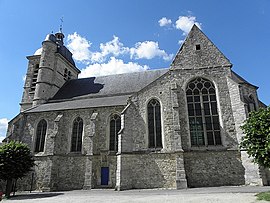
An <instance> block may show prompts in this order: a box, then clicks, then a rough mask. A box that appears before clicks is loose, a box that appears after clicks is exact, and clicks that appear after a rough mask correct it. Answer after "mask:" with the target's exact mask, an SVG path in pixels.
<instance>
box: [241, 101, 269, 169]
mask: <svg viewBox="0 0 270 203" xmlns="http://www.w3.org/2000/svg"><path fill="white" fill-rule="evenodd" d="M241 128H242V129H243V131H244V133H245V136H244V137H243V140H242V141H241V143H240V146H241V148H242V149H245V150H247V154H248V155H249V156H250V157H252V158H253V161H254V162H255V163H257V164H259V165H261V166H264V167H266V168H269V167H270V106H269V107H267V108H265V109H263V108H261V109H259V110H258V111H253V112H251V113H250V115H249V118H248V119H247V120H246V121H245V123H244V125H243V126H241Z"/></svg>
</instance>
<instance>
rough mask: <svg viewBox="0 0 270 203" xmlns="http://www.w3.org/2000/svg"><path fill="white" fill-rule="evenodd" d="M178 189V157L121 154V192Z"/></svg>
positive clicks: (159, 154) (158, 154) (156, 154)
mask: <svg viewBox="0 0 270 203" xmlns="http://www.w3.org/2000/svg"><path fill="white" fill-rule="evenodd" d="M137 188H176V156H175V155H174V154H168V153H150V154H121V185H120V188H118V189H120V190H124V189H137Z"/></svg>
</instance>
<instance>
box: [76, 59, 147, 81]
mask: <svg viewBox="0 0 270 203" xmlns="http://www.w3.org/2000/svg"><path fill="white" fill-rule="evenodd" d="M148 68H149V67H148V66H146V65H144V66H141V65H139V64H138V63H133V62H128V63H124V61H123V60H121V59H116V58H115V57H111V58H110V60H109V61H108V63H102V64H98V63H95V64H92V65H89V66H87V67H86V68H85V69H82V71H81V74H80V75H79V77H80V78H85V77H92V76H101V75H112V74H120V73H128V72H138V71H144V70H147V69H148Z"/></svg>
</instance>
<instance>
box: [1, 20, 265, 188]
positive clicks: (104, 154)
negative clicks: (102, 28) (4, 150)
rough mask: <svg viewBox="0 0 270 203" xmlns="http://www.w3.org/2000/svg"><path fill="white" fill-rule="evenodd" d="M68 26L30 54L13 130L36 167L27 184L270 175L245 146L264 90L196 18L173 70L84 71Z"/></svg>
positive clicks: (230, 180)
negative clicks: (86, 74) (68, 42)
mask: <svg viewBox="0 0 270 203" xmlns="http://www.w3.org/2000/svg"><path fill="white" fill-rule="evenodd" d="M63 38H64V35H63V33H61V32H60V33H56V34H49V35H47V37H46V39H45V40H44V41H43V42H42V51H41V54H40V55H33V56H28V57H27V59H28V60H29V65H28V70H27V74H26V80H25V85H24V92H23V96H22V101H21V103H20V105H21V111H20V113H19V114H18V115H17V116H16V117H15V118H13V119H12V120H11V121H10V122H9V127H8V132H7V138H6V139H5V141H9V140H19V141H22V142H25V143H27V144H28V145H29V146H30V147H31V149H32V152H33V155H34V159H35V163H36V165H35V167H34V170H33V172H31V173H30V174H29V176H27V177H25V178H23V179H22V180H18V185H19V187H20V188H22V189H24V190H27V189H29V188H30V183H31V182H32V183H33V189H38V190H43V191H49V190H50V191H52V190H70V189H91V188H104V187H105V188H116V189H117V190H124V189H132V188H176V189H181V188H187V187H203V186H221V185H243V184H258V185H263V184H266V183H267V177H266V173H263V172H262V169H261V170H260V168H259V167H258V166H256V165H255V164H253V163H251V161H250V159H249V158H248V156H247V155H246V152H245V151H241V150H240V149H239V146H238V144H239V142H240V140H241V137H242V136H243V134H242V131H241V129H240V126H241V125H242V123H243V121H244V120H245V119H246V118H247V117H248V113H249V112H250V111H252V110H256V109H258V108H259V107H263V104H262V103H261V102H260V100H259V99H258V97H257V92H256V91H257V89H258V87H256V86H255V85H253V84H250V83H249V82H247V81H246V80H245V79H243V78H242V77H241V76H239V75H238V74H237V73H235V72H234V71H233V70H232V64H231V63H230V61H229V60H228V59H227V58H226V57H225V56H224V55H223V54H222V53H221V51H220V50H219V49H218V48H217V47H216V46H215V45H214V44H213V43H212V42H211V41H210V40H209V39H208V38H207V37H206V36H205V34H204V33H203V32H202V31H201V30H200V29H199V28H198V27H197V26H196V25H194V26H193V28H192V29H191V31H190V33H189V34H188V36H187V38H186V40H185V42H184V43H183V44H182V46H181V48H180V50H179V51H178V53H177V54H176V56H175V58H174V60H173V61H172V63H171V65H170V67H169V68H167V69H159V70H149V71H144V72H135V73H126V74H118V75H109V76H100V77H90V78H82V79H78V74H79V73H80V70H79V69H78V68H77V67H76V65H75V63H74V61H73V59H72V54H71V52H70V51H69V50H68V49H67V48H66V47H65V46H64V43H63Z"/></svg>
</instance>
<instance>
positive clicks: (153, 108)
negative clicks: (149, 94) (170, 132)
mask: <svg viewBox="0 0 270 203" xmlns="http://www.w3.org/2000/svg"><path fill="white" fill-rule="evenodd" d="M147 116H148V118H147V120H148V139H149V148H154V149H160V148H162V138H161V136H162V133H161V111H160V103H159V101H158V100H157V99H151V100H150V101H149V103H148V104H147Z"/></svg>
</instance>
